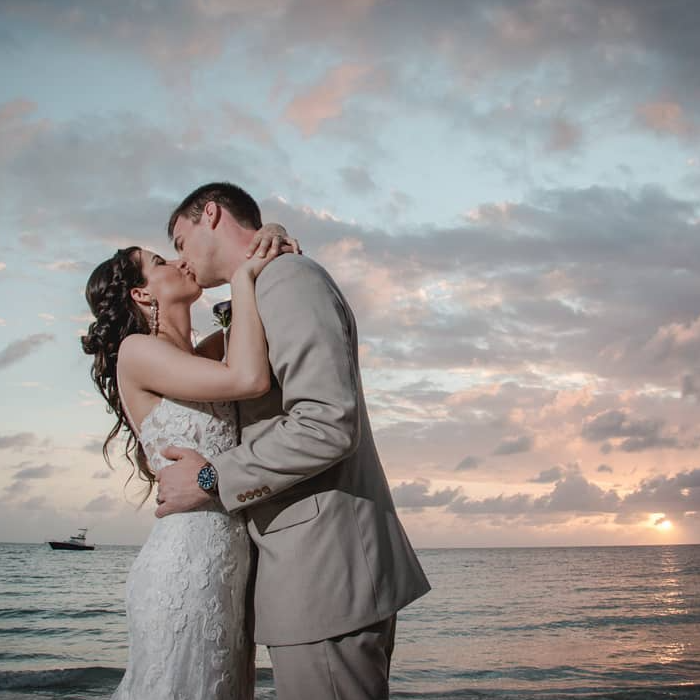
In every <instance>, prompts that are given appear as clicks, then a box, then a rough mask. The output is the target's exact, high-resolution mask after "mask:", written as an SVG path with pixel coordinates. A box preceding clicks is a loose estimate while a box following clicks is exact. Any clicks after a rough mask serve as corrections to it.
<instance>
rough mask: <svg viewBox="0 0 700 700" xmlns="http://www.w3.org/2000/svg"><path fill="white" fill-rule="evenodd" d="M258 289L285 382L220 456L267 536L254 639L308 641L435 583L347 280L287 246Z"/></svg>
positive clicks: (244, 412)
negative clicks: (392, 461)
mask: <svg viewBox="0 0 700 700" xmlns="http://www.w3.org/2000/svg"><path fill="white" fill-rule="evenodd" d="M256 298H257V303H258V308H259V310H260V316H261V318H262V321H263V324H264V326H265V333H266V336H267V342H268V347H269V359H270V365H271V368H272V372H273V375H274V378H275V381H274V382H273V387H272V390H271V391H270V392H269V393H268V394H267V395H265V396H264V397H262V398H261V399H256V400H252V401H245V402H241V405H240V413H241V423H242V426H243V428H242V431H241V444H240V445H239V446H238V447H236V448H234V449H232V450H230V451H228V452H225V453H223V454H221V455H219V456H218V457H216V458H214V459H213V460H212V463H213V464H214V466H215V467H216V468H217V471H218V472H219V492H220V494H221V500H222V501H223V503H224V505H225V506H226V508H227V509H228V510H230V511H239V510H242V509H245V513H246V515H247V516H248V529H249V532H250V536H251V537H252V539H253V541H254V542H255V544H256V545H257V548H258V554H259V556H258V566H257V576H256V581H255V640H256V641H257V642H258V643H261V644H267V645H270V646H279V645H291V644H301V643H310V642H315V641H319V640H321V639H328V638H331V637H335V636H338V635H341V634H345V633H348V632H352V631H354V630H357V629H360V628H362V627H365V626H367V625H370V624H373V623H375V622H378V621H380V620H384V619H386V618H388V617H389V616H390V615H392V614H393V613H395V612H396V611H397V610H398V609H400V608H402V607H403V606H405V605H407V604H408V603H410V602H411V601H412V600H414V599H416V598H418V597H419V596H421V595H423V594H424V593H426V592H427V591H428V590H429V589H430V586H429V584H428V581H427V579H426V577H425V575H424V573H423V571H422V569H421V567H420V564H419V563H418V560H417V558H416V555H415V553H414V551H413V549H412V547H411V545H410V543H409V541H408V539H407V537H406V534H405V532H404V530H403V527H402V526H401V523H400V522H399V519H398V517H397V514H396V509H395V507H394V504H393V502H392V499H391V493H390V490H389V486H388V484H387V481H386V478H385V476H384V471H383V469H382V466H381V463H380V461H379V457H378V455H377V451H376V448H375V445H374V441H373V438H372V430H371V427H370V423H369V418H368V416H367V409H366V407H365V400H364V396H363V392H362V384H361V380H360V371H359V363H358V349H357V328H356V325H355V319H354V317H353V314H352V312H351V310H350V307H349V306H348V304H347V302H346V301H345V299H344V298H343V296H342V294H341V293H340V290H339V289H338V287H337V286H336V284H335V282H334V281H333V280H332V279H331V277H330V275H329V274H328V273H327V272H326V271H325V270H324V269H323V268H322V267H321V266H320V265H318V264H317V263H315V262H314V261H313V260H311V259H310V258H308V257H305V256H299V255H283V256H281V257H279V258H277V259H276V260H274V261H273V262H271V263H270V264H269V265H268V266H267V267H266V268H265V269H264V270H263V272H262V273H261V274H260V276H259V278H258V280H257V284H256ZM234 306H235V300H234Z"/></svg>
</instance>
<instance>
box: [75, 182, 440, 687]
mask: <svg viewBox="0 0 700 700" xmlns="http://www.w3.org/2000/svg"><path fill="white" fill-rule="evenodd" d="M168 236H169V238H170V239H171V240H172V242H173V244H174V246H175V250H176V251H177V253H178V259H176V260H164V259H163V258H162V257H161V256H160V255H157V254H155V253H153V252H151V251H149V250H146V249H144V248H139V247H130V248H126V249H124V250H118V251H117V252H116V253H115V255H114V256H112V257H111V258H110V259H109V260H106V261H105V262H103V263H101V264H100V265H98V267H97V268H95V270H94V271H93V273H92V274H91V276H90V278H89V280H88V283H87V287H86V292H85V294H86V298H87V301H88V304H89V306H90V309H91V310H92V313H93V315H94V317H95V321H94V322H93V323H92V324H91V325H90V328H89V330H88V332H87V335H85V336H83V338H82V344H83V349H84V351H85V352H86V353H88V354H90V355H93V356H94V359H93V365H92V369H91V374H92V378H93V380H94V382H95V384H96V386H97V388H98V390H99V391H100V393H101V394H102V396H103V397H104V398H105V400H106V401H107V403H108V404H109V409H110V410H111V411H113V412H114V414H115V416H116V424H115V425H114V427H113V428H112V430H111V432H110V433H109V435H108V436H107V439H106V441H105V445H104V450H103V451H104V454H105V457H107V447H108V444H109V442H110V441H111V440H112V439H113V438H114V437H116V436H117V435H118V434H119V433H120V432H125V433H126V436H127V442H126V447H125V450H126V456H127V458H128V459H129V460H130V461H131V462H132V464H133V463H134V460H135V461H136V465H137V467H138V473H139V475H140V476H141V477H142V478H144V479H145V480H147V481H148V486H149V493H150V490H151V489H152V488H153V487H154V486H155V485H156V484H157V496H156V501H157V503H158V508H157V510H156V516H157V517H158V519H157V520H156V522H155V525H154V527H153V529H152V530H151V532H150V535H149V537H148V539H147V541H146V543H145V544H144V546H143V548H142V549H141V551H140V553H139V555H138V557H137V558H136V560H135V561H134V564H133V567H132V569H131V571H130V573H129V576H128V579H127V584H126V609H127V620H128V631H129V660H128V664H127V668H126V672H125V674H124V677H123V679H122V681H121V684H120V685H119V687H118V688H117V690H116V691H115V694H114V695H113V699H114V700H166V699H167V700H176V699H182V700H213V699H214V698H216V699H217V700H252V698H253V692H254V684H255V667H254V650H255V646H254V642H255V643H258V644H265V645H266V646H267V648H268V650H269V653H270V658H271V659H272V665H273V675H274V682H275V689H276V694H277V698H278V700H326V699H328V700H331V699H334V700H381V699H383V698H388V695H389V683H388V676H389V663H390V660H391V654H392V651H393V647H394V635H395V629H396V612H397V611H398V610H399V609H401V608H402V607H404V606H405V605H407V604H409V603H410V602H411V601H413V600H415V599H416V598H418V597H420V596H422V595H423V594H425V593H426V592H427V591H428V590H429V588H430V586H429V584H428V581H427V579H426V577H425V575H424V573H423V571H422V569H421V567H420V564H419V563H418V560H417V558H416V555H415V553H414V551H413V549H412V547H411V545H410V543H409V541H408V538H407V537H406V534H405V532H404V530H403V527H402V526H401V523H400V522H399V519H398V517H397V514H396V509H395V507H394V504H393V502H392V498H391V493H390V490H389V486H388V484H387V481H386V477H385V475H384V472H383V469H382V466H381V463H380V460H379V457H378V455H377V451H376V448H375V445H374V441H373V438H372V430H371V427H370V423H369V418H368V415H367V409H366V406H365V399H364V395H363V391H362V383H361V380H360V370H359V362H358V341H357V328H356V325H355V319H354V316H353V313H352V311H351V309H350V307H349V305H348V303H347V301H346V300H345V298H344V297H343V295H342V293H341V292H340V290H339V289H338V286H337V285H336V283H335V282H334V281H333V279H332V278H331V276H330V275H329V274H328V272H327V271H326V270H324V269H323V267H321V266H320V265H319V264H318V263H316V262H314V261H313V260H311V259H310V258H309V257H308V256H305V255H301V254H300V250H299V245H298V242H297V241H296V240H295V239H292V238H290V237H289V236H288V235H287V233H286V231H285V230H284V229H283V228H282V227H280V226H277V225H274V224H272V225H267V226H262V221H261V218H260V210H259V208H258V205H257V204H256V202H255V200H254V199H253V198H252V197H251V196H250V195H249V194H248V193H247V192H245V191H244V190H242V189H241V188H240V187H237V186H235V185H233V184H230V183H212V184H208V185H204V186H202V187H200V188H198V189H197V190H195V191H194V192H192V193H191V194H190V195H189V196H188V197H186V198H185V199H184V200H183V202H182V203H181V204H180V205H179V206H178V207H177V208H176V209H175V210H174V212H173V213H172V215H171V217H170V221H169V224H168ZM225 283H230V285H231V296H232V302H233V313H232V321H231V326H230V338H229V340H228V343H227V350H226V352H224V347H225V345H224V338H223V333H222V332H221V331H219V332H218V333H216V334H213V335H211V336H209V337H208V338H206V339H205V340H204V341H202V342H201V343H200V344H199V345H197V346H196V347H194V346H193V344H192V340H191V335H192V334H191V318H190V311H191V306H192V304H193V303H194V302H195V301H196V300H197V299H198V298H199V297H200V295H201V294H202V289H203V288H208V287H216V286H219V285H221V284H225ZM107 458H108V457H107ZM251 597H252V598H253V602H251ZM253 629H254V636H253V632H252V630H253ZM253 638H254V642H253Z"/></svg>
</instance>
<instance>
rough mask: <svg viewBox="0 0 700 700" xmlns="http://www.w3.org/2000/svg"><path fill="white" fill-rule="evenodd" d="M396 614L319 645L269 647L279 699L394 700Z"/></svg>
mask: <svg viewBox="0 0 700 700" xmlns="http://www.w3.org/2000/svg"><path fill="white" fill-rule="evenodd" d="M395 632H396V615H392V616H391V617H390V618H388V619H386V620H382V621H381V622H377V623H376V624H374V625H371V626H369V627H364V628H363V629H360V630H357V631H355V632H351V633H350V634H344V635H342V636H340V637H334V638H332V639H324V640H322V641H320V642H315V643H313V644H295V645H292V646H276V647H268V651H269V652H270V658H271V659H272V670H273V674H274V678H275V690H276V692H277V700H388V698H389V665H390V663H391V654H392V652H393V650H394V635H395Z"/></svg>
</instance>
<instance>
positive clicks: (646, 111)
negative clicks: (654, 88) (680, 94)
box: [637, 102, 697, 138]
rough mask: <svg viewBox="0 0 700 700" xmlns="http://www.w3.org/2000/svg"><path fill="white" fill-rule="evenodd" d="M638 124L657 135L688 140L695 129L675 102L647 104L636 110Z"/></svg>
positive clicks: (694, 132) (695, 131)
mask: <svg viewBox="0 0 700 700" xmlns="http://www.w3.org/2000/svg"><path fill="white" fill-rule="evenodd" d="M637 117H638V119H639V122H640V123H641V124H642V126H644V127H645V128H647V129H649V130H651V131H654V132H656V133H658V134H665V135H671V136H677V137H679V138H690V137H692V136H694V135H695V134H696V133H697V128H696V127H695V125H694V124H693V123H692V122H691V121H690V119H689V117H688V115H687V114H686V113H685V112H684V110H683V108H682V107H681V105H679V104H678V103H677V102H648V103H647V104H643V105H640V106H639V108H638V110H637Z"/></svg>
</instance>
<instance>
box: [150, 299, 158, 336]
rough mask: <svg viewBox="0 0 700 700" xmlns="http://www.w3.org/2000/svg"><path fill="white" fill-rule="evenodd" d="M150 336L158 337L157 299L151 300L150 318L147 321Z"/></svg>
mask: <svg viewBox="0 0 700 700" xmlns="http://www.w3.org/2000/svg"><path fill="white" fill-rule="evenodd" d="M148 327H149V328H150V329H151V335H158V299H155V298H151V318H150V320H149V321H148Z"/></svg>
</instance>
